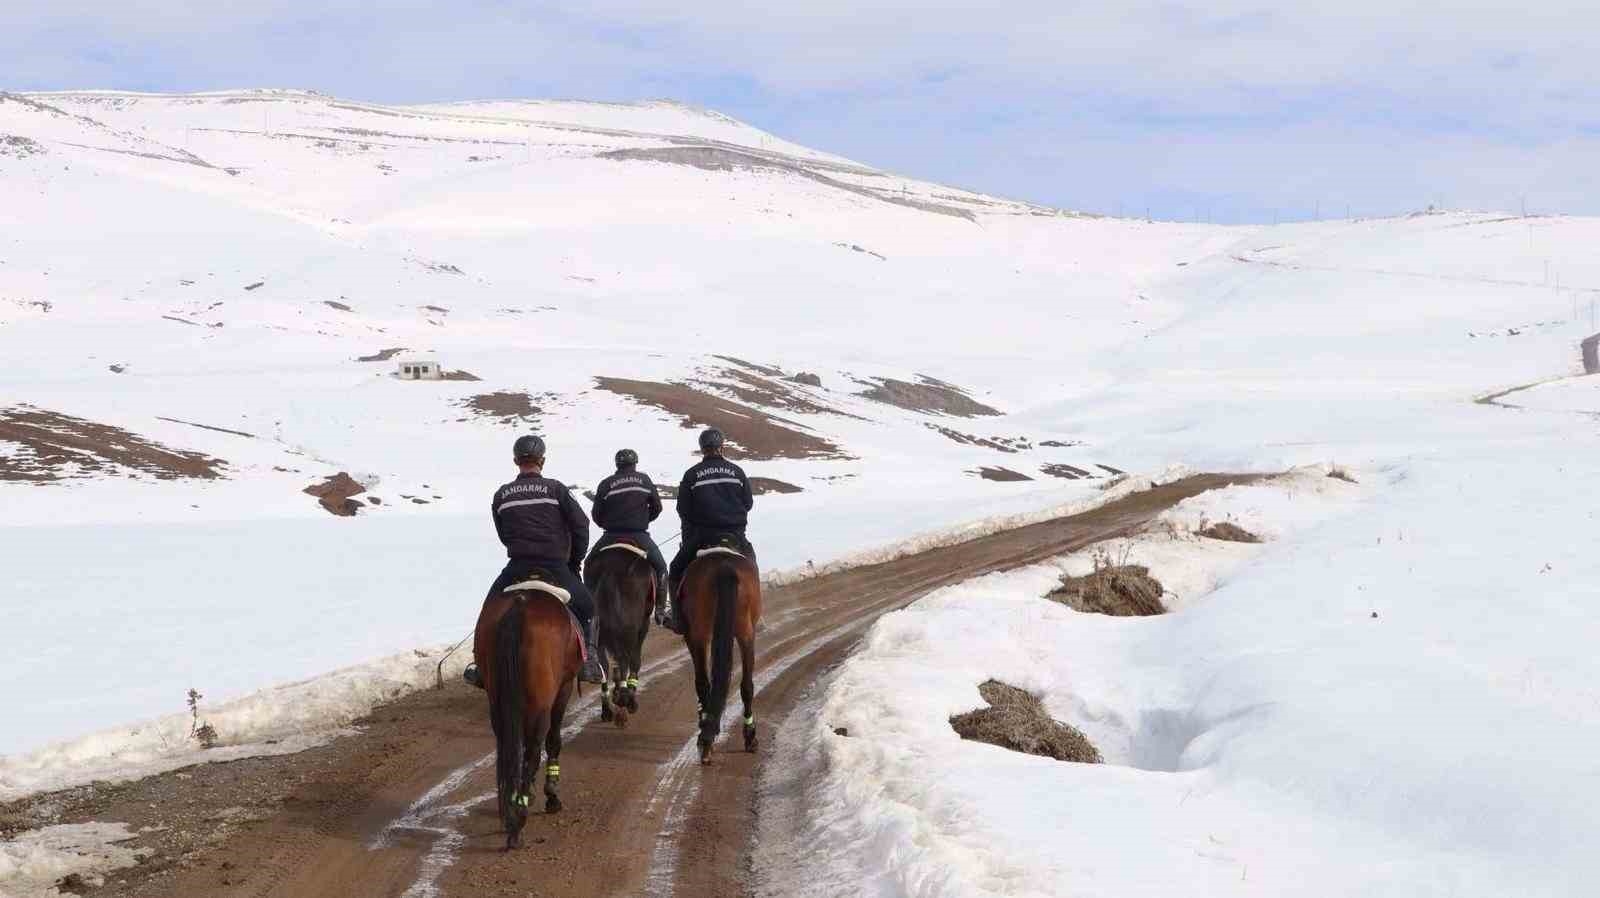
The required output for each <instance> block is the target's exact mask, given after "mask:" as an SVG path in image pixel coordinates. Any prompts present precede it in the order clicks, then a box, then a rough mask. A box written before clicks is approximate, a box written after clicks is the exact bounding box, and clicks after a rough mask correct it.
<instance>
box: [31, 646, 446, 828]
mask: <svg viewBox="0 0 1600 898" xmlns="http://www.w3.org/2000/svg"><path fill="white" fill-rule="evenodd" d="M448 648H449V647H448V646H439V647H435V648H431V649H417V650H415V651H411V652H404V653H402V654H398V655H393V656H390V657H388V658H381V659H378V660H376V661H372V662H369V663H366V664H361V665H357V666H355V667H350V668H346V669H344V670H338V671H334V672H332V673H329V674H325V675H323V676H319V677H314V678H312V679H309V680H303V681H301V682H298V683H290V684H287V685H283V686H279V687H276V688H273V689H265V690H262V691H260V692H256V693H252V694H250V695H246V696H244V697H242V698H239V699H236V700H234V701H230V702H226V703H224V704H220V705H215V706H213V705H209V704H202V705H201V708H200V713H199V715H198V718H194V717H191V715H189V714H171V715H168V716H166V717H162V718H159V719H156V720H151V721H146V722H144V723H138V724H132V725H129V726H124V727H117V728H114V729H109V730H104V731H102V732H99V733H95V734H93V735H90V736H85V737H83V738H81V739H75V740H72V741H69V742H63V743H60V744H57V745H51V746H48V747H46V748H42V749H40V750H38V751H35V752H32V753H30V754H26V755H13V756H8V757H4V758H0V801H10V800H13V799H16V798H20V797H22V796H24V795H29V794H32V793H35V792H45V791H53V790H57V789H65V788H69V787H71V786H77V785H82V784H84V783H88V782H93V781H95V780H107V781H112V782H120V781H124V780H132V779H139V778H141V777H146V776H151V775H154V774H157V773H164V772H166V771H168V770H176V769H178V768H181V767H188V766H190V765H193V764H204V763H208V762H213V761H232V760H237V759H239V758H247V757H258V756H263V755H278V754H292V753H294V752H297V751H304V750H305V749H307V748H312V747H314V746H317V745H321V744H323V743H325V742H327V741H328V740H329V739H332V738H334V737H335V736H338V735H340V734H341V733H343V732H345V729H344V728H345V727H347V726H348V725H349V724H350V723H351V722H352V721H355V720H357V719H358V718H360V717H361V716H363V715H365V714H366V713H367V712H369V711H371V710H372V709H373V708H374V707H376V706H377V705H379V704H381V703H383V702H387V701H393V700H394V699H397V698H399V697H400V696H402V695H404V694H406V693H408V692H411V691H414V690H416V689H422V688H426V687H428V686H432V685H433V684H434V682H435V677H436V672H437V671H438V665H439V661H440V660H441V658H442V657H443V655H444V653H445V651H446V650H447V649H448ZM471 658H472V651H471V647H470V646H466V647H464V650H463V651H457V652H456V653H455V654H453V655H451V656H450V658H449V659H448V660H446V661H445V664H444V675H445V676H447V677H456V676H460V674H461V670H462V669H463V668H464V667H466V665H467V662H468V661H469V660H471ZM197 722H198V723H199V724H202V725H203V724H209V725H210V726H211V727H212V728H213V729H214V730H215V731H216V734H217V738H218V740H219V744H218V745H217V746H216V747H215V748H209V749H208V748H205V747H203V746H202V745H201V744H200V743H199V741H198V740H197V739H195V738H194V736H193V735H192V732H193V730H194V728H195V726H196V723H197Z"/></svg>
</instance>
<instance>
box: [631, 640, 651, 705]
mask: <svg viewBox="0 0 1600 898" xmlns="http://www.w3.org/2000/svg"><path fill="white" fill-rule="evenodd" d="M649 633H650V622H649V621H648V620H644V621H641V622H640V623H639V629H638V630H636V631H635V632H634V637H633V645H632V646H631V651H629V652H628V665H627V667H628V710H629V711H632V712H634V713H636V714H637V713H638V712H639V668H640V667H642V666H643V657H644V638H645V636H647V635H649Z"/></svg>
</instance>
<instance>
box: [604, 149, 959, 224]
mask: <svg viewBox="0 0 1600 898" xmlns="http://www.w3.org/2000/svg"><path fill="white" fill-rule="evenodd" d="M598 155H599V157H600V158H601V159H616V160H633V161H640V162H665V163H669V164H672V165H687V166H691V167H693V168H698V169H703V170H705V171H762V170H765V171H782V172H788V173H790V174H793V175H798V176H800V177H802V178H809V179H810V180H812V181H816V182H817V183H818V184H825V185H827V186H829V187H832V188H834V189H835V190H843V191H845V192H847V193H854V194H856V195H858V196H864V197H869V198H871V199H875V200H878V201H879V202H884V203H889V204H891V205H895V206H904V207H906V208H908V209H918V210H921V211H923V212H933V213H935V214H938V215H949V216H952V217H955V218H963V219H966V220H967V221H977V216H975V215H973V214H972V213H971V212H969V211H968V210H966V209H961V208H958V207H956V206H947V205H944V204H943V203H931V202H927V201H925V200H918V199H912V198H911V197H909V196H906V195H904V194H902V193H901V192H900V191H899V190H880V189H875V188H872V187H864V186H861V185H859V184H852V183H850V182H848V181H840V180H838V179H837V178H830V177H828V176H827V175H825V174H822V173H821V172H819V171H816V170H814V168H813V167H812V166H808V165H801V164H798V163H797V162H796V161H791V160H789V159H785V158H780V157H776V156H771V155H756V154H754V153H749V152H743V151H740V150H735V149H724V148H722V147H716V146H677V147H642V148H628V149H622V150H607V151H606V152H603V153H600V154H598ZM819 167H820V166H819Z"/></svg>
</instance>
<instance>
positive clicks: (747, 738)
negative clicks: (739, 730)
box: [744, 727, 758, 754]
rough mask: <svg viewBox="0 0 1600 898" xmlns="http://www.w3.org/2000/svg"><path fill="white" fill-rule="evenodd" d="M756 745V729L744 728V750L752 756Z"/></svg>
mask: <svg viewBox="0 0 1600 898" xmlns="http://www.w3.org/2000/svg"><path fill="white" fill-rule="evenodd" d="M757 744H758V742H757V740H756V728H755V727H745V728H744V750H745V751H747V752H750V753H752V754H754V753H755V750H756V745H757Z"/></svg>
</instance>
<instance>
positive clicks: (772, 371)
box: [712, 355, 783, 377]
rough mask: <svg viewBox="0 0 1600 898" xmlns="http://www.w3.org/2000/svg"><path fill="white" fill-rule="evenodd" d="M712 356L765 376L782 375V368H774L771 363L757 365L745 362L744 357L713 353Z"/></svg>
mask: <svg viewBox="0 0 1600 898" xmlns="http://www.w3.org/2000/svg"><path fill="white" fill-rule="evenodd" d="M712 358H714V359H722V360H723V361H724V362H731V363H733V364H735V365H738V366H739V367H740V368H749V369H750V370H751V371H754V372H756V373H757V374H764V375H766V376H767V377H782V376H783V369H782V368H775V367H773V366H772V365H759V364H756V363H755V362H747V361H745V360H744V359H741V358H738V357H737V356H731V355H714V356H712Z"/></svg>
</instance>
